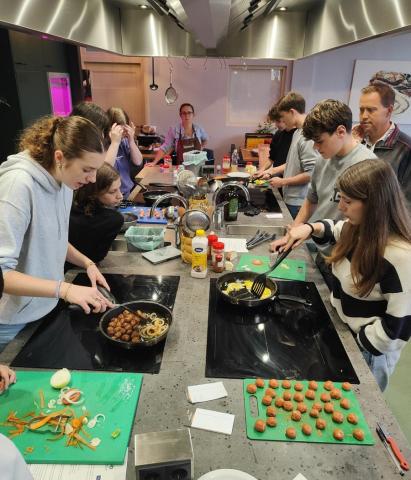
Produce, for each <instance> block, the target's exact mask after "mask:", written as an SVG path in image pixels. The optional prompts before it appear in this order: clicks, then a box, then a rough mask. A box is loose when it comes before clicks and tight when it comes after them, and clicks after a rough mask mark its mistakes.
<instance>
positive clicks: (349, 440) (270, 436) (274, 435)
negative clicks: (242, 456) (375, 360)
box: [243, 378, 374, 445]
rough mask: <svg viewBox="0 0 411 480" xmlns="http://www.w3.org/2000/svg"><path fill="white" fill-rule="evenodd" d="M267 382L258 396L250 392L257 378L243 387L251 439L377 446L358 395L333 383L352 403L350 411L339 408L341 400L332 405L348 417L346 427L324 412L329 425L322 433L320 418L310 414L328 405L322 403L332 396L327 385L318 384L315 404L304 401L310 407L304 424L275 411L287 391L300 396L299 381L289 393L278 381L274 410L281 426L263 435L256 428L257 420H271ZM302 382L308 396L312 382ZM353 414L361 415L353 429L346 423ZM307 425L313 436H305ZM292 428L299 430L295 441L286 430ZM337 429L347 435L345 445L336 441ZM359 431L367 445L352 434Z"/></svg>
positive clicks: (295, 404) (246, 381) (303, 419)
mask: <svg viewBox="0 0 411 480" xmlns="http://www.w3.org/2000/svg"><path fill="white" fill-rule="evenodd" d="M264 382H265V386H264V388H257V392H256V393H255V394H250V393H248V392H247V385H248V384H249V383H255V378H246V379H245V380H244V383H243V389H244V407H245V422H246V429H247V437H248V438H250V439H251V440H266V441H267V440H268V441H269V440H274V441H283V442H284V441H286V442H307V443H345V444H349V445H374V438H373V436H372V435H371V432H370V429H369V428H368V425H367V422H366V421H365V418H364V415H363V413H362V411H361V408H360V405H359V403H358V400H357V398H356V396H355V393H354V392H353V391H352V390H350V391H345V390H342V388H341V383H339V382H333V384H334V387H335V388H338V389H340V390H341V392H342V398H347V399H348V400H349V401H350V409H349V410H344V409H343V408H341V407H340V405H339V402H340V401H341V400H333V399H331V403H333V404H334V410H338V411H340V412H341V413H342V414H343V415H344V421H343V423H334V422H333V420H332V418H331V415H332V414H330V413H326V412H324V409H323V410H322V412H321V413H320V416H319V418H323V419H324V420H326V422H327V425H326V428H325V430H318V429H317V428H316V426H315V422H316V418H312V417H310V415H309V412H310V410H311V407H312V405H313V403H321V404H322V405H324V403H323V402H322V401H321V400H320V395H321V394H322V393H324V392H326V393H330V392H328V391H327V390H325V389H324V382H317V384H318V390H317V391H316V395H315V399H314V400H308V399H307V398H304V403H305V404H306V405H307V407H308V409H307V412H306V413H303V415H302V418H301V420H300V421H298V422H296V421H294V420H292V419H291V413H292V412H287V411H285V410H284V409H283V408H278V407H275V405H274V401H275V398H277V397H282V395H283V393H284V392H285V391H288V392H290V393H291V394H292V396H294V394H295V393H296V391H295V389H294V385H295V384H296V383H297V381H294V380H291V381H290V382H291V388H290V389H287V390H286V389H284V388H282V387H281V380H279V381H278V383H279V387H278V388H276V389H275V390H274V391H275V393H276V397H275V398H274V401H273V406H274V408H275V409H276V412H277V416H276V417H275V418H276V419H277V426H276V427H269V426H267V427H266V429H265V432H262V433H260V432H257V431H256V430H255V428H254V424H255V422H256V420H258V419H261V420H263V421H265V420H266V419H267V416H266V409H267V407H266V406H265V405H264V404H263V403H262V402H261V400H262V398H263V397H264V395H265V393H264V392H265V390H266V389H267V388H268V380H265V381H264ZM298 382H299V383H302V384H303V386H304V389H303V391H302V393H303V394H305V392H306V391H307V389H308V381H306V380H302V381H298ZM250 397H255V398H256V399H257V401H256V404H257V405H256V406H257V408H258V413H257V412H256V413H257V415H256V416H255V417H254V416H253V415H252V408H251V405H250ZM292 403H293V409H294V410H295V407H296V406H297V402H295V401H294V400H292ZM349 413H355V414H356V415H357V417H358V423H357V425H352V424H351V423H349V422H348V421H347V420H346V417H347V415H348V414H349ZM303 423H308V424H309V425H311V428H312V434H311V435H310V436H307V435H304V434H303V433H302V431H301V427H302V424H303ZM288 427H293V428H295V430H296V432H297V436H296V438H295V439H293V440H291V439H289V438H288V437H286V435H285V430H286V429H287V428H288ZM335 428H339V429H341V430H342V431H343V432H344V439H343V440H342V441H338V440H335V438H334V437H333V431H334V429H335ZM355 428H360V429H361V430H362V431H363V432H364V440H363V441H359V440H356V439H355V438H354V437H353V435H352V431H353V430H354V429H355Z"/></svg>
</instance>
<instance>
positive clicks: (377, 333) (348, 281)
mask: <svg viewBox="0 0 411 480" xmlns="http://www.w3.org/2000/svg"><path fill="white" fill-rule="evenodd" d="M337 188H338V190H339V191H340V202H339V205H338V207H339V210H340V211H341V212H342V213H343V214H344V216H345V217H346V219H345V220H342V221H338V222H334V221H332V220H328V219H327V220H322V221H318V222H315V223H305V224H302V225H299V226H297V227H293V228H291V229H290V231H289V236H290V239H289V241H288V243H287V244H286V245H285V246H284V247H283V248H284V250H287V249H289V248H291V247H292V248H296V247H297V246H298V245H300V244H301V243H302V242H303V241H304V240H306V239H307V238H309V237H311V236H312V238H313V240H314V241H315V242H316V243H322V244H325V243H330V244H331V245H334V244H335V246H334V248H333V250H332V252H331V255H330V256H329V257H326V261H327V262H328V263H330V264H331V265H332V280H333V285H332V293H331V303H332V305H333V306H334V308H335V309H336V310H337V313H338V315H339V317H340V318H341V319H342V320H343V322H345V323H346V324H347V325H348V327H349V328H350V330H351V331H352V332H353V334H354V335H355V338H356V340H357V343H358V345H359V347H360V350H361V351H362V354H363V356H364V358H365V360H366V361H367V363H368V365H369V366H370V369H371V371H372V373H373V374H374V376H375V379H376V381H377V383H378V385H379V386H380V388H381V390H383V391H384V390H385V388H386V387H387V385H388V379H389V376H390V375H391V374H392V372H393V371H394V368H395V365H396V363H397V362H398V360H399V358H400V355H401V351H402V349H403V348H404V346H405V345H406V344H407V342H408V340H409V338H410V336H411V328H410V319H411V273H410V272H411V219H410V217H409V214H408V211H407V208H406V206H405V199H404V195H403V193H402V191H401V187H400V185H399V183H398V180H397V178H396V175H395V173H394V170H393V169H392V168H391V166H390V165H389V164H388V163H386V162H385V161H384V160H380V159H373V160H363V161H362V162H359V163H356V164H355V165H352V166H351V167H349V168H347V169H346V170H345V171H344V172H343V173H342V174H341V175H340V176H339V178H338V180H337Z"/></svg>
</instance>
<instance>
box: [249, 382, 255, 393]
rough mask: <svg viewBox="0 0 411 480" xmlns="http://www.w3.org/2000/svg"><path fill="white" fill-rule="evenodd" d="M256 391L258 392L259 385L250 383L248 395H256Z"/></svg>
mask: <svg viewBox="0 0 411 480" xmlns="http://www.w3.org/2000/svg"><path fill="white" fill-rule="evenodd" d="M256 391H257V385H255V384H254V383H249V384H248V385H247V392H248V393H251V394H253V393H255V392H256Z"/></svg>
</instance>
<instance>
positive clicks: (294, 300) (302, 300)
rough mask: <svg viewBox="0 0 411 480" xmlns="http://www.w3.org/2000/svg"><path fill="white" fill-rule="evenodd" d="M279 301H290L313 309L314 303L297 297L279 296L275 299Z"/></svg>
mask: <svg viewBox="0 0 411 480" xmlns="http://www.w3.org/2000/svg"><path fill="white" fill-rule="evenodd" d="M275 298H276V299H277V300H280V301H281V300H289V301H290V302H296V303H302V304H303V305H306V306H307V307H311V306H312V303H311V302H310V301H309V300H306V299H305V298H300V297H295V296H294V295H282V294H279V295H277V296H276V297H275Z"/></svg>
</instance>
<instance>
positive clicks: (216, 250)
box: [211, 242, 224, 267]
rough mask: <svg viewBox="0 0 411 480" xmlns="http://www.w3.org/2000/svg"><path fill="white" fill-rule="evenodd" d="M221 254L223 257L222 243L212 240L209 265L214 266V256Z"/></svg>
mask: <svg viewBox="0 0 411 480" xmlns="http://www.w3.org/2000/svg"><path fill="white" fill-rule="evenodd" d="M217 255H222V256H223V257H224V243H223V242H214V243H213V247H212V250H211V265H212V266H213V267H214V265H215V263H216V256H217Z"/></svg>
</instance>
